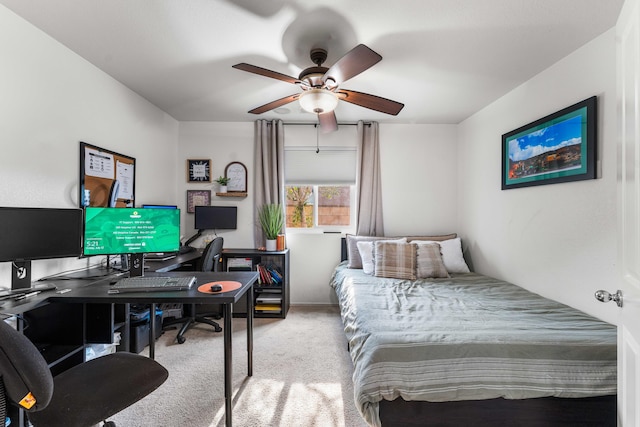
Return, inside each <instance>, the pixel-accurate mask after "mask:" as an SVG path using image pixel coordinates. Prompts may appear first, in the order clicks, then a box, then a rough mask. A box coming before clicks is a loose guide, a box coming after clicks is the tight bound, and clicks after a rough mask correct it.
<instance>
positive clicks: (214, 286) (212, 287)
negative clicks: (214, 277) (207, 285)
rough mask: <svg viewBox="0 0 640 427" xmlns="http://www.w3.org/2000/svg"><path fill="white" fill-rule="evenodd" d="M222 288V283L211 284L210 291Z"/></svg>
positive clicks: (217, 290) (218, 290)
mask: <svg viewBox="0 0 640 427" xmlns="http://www.w3.org/2000/svg"><path fill="white" fill-rule="evenodd" d="M221 290H222V285H211V292H220V291H221Z"/></svg>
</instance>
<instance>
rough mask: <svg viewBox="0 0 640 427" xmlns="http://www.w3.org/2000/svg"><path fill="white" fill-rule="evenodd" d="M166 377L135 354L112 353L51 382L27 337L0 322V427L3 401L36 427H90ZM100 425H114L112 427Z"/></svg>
mask: <svg viewBox="0 0 640 427" xmlns="http://www.w3.org/2000/svg"><path fill="white" fill-rule="evenodd" d="M168 376H169V373H168V372H167V370H166V369H165V368H164V367H163V366H162V365H160V364H159V363H158V362H156V361H155V360H152V359H149V358H147V357H144V356H140V355H137V354H133V353H113V354H108V355H106V356H102V357H98V358H96V359H93V360H90V361H88V362H86V363H82V364H80V365H76V366H74V367H72V368H70V369H68V370H66V371H64V372H62V373H61V374H59V375H57V376H55V377H53V376H52V374H51V371H50V370H49V367H48V366H47V362H46V361H45V359H44V357H43V356H42V355H41V354H40V352H39V351H38V349H37V348H36V346H35V345H34V344H33V343H32V342H31V341H30V340H29V338H27V337H26V336H24V335H23V334H22V333H20V332H18V331H17V330H16V329H14V328H13V327H11V326H10V325H8V324H7V323H6V322H4V321H2V320H0V420H2V425H3V426H4V422H5V418H6V405H5V401H6V402H11V403H13V404H14V405H16V406H19V407H22V408H23V409H24V410H25V411H26V415H27V418H28V419H29V421H30V422H31V423H32V425H34V426H35V427H38V426H67V427H71V426H74V427H89V426H93V425H96V424H98V423H100V422H102V421H104V420H106V419H107V418H108V417H110V416H112V415H114V414H116V413H118V412H120V411H121V410H123V409H125V408H127V407H128V406H131V405H132V404H134V403H135V402H137V401H138V400H140V399H142V398H143V397H145V396H146V395H148V394H149V393H151V392H152V391H153V390H155V389H156V388H158V387H159V386H160V385H161V384H162V383H163V382H164V381H165V380H166V379H167V377H168ZM21 402H23V403H22V404H21ZM14 421H16V420H12V424H11V425H13V424H14ZM16 425H17V423H16ZM104 425H105V426H115V424H114V423H113V422H105V424H104Z"/></svg>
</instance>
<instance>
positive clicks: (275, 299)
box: [221, 249, 290, 319]
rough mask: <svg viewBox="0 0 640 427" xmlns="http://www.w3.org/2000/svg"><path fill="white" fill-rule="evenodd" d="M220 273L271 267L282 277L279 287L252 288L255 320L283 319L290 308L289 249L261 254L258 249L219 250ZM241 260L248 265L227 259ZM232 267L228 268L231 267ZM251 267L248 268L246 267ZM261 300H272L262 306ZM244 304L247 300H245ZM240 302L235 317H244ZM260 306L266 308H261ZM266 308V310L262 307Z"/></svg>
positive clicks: (263, 285) (236, 305)
mask: <svg viewBox="0 0 640 427" xmlns="http://www.w3.org/2000/svg"><path fill="white" fill-rule="evenodd" d="M221 258H222V269H223V271H233V270H234V269H236V270H241V269H247V270H248V269H251V270H253V271H256V270H257V269H258V266H259V265H268V266H274V267H275V268H276V269H277V271H278V273H279V274H280V275H282V282H281V284H277V285H274V284H271V285H269V284H260V282H259V283H256V284H254V285H253V295H252V298H253V305H254V310H253V314H254V317H262V318H273V319H284V318H286V317H287V312H288V311H289V305H290V293H289V249H285V250H282V251H262V250H258V249H223V250H222V257H221ZM234 258H241V259H242V258H243V259H245V261H246V264H247V265H241V266H238V265H233V264H234V263H233V262H229V260H230V259H234ZM230 264H231V265H230ZM249 264H250V266H249ZM261 298H269V299H270V300H271V301H269V302H267V303H262V302H261V301H262V300H261ZM245 301H246V300H245ZM244 306H245V304H243V303H242V302H241V303H239V304H235V307H234V315H236V316H243V315H246V311H245V312H243V311H242V308H243V307H244ZM261 306H262V307H263V308H265V309H261ZM265 306H268V307H265ZM276 306H277V307H276Z"/></svg>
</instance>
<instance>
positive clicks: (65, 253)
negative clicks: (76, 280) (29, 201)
mask: <svg viewBox="0 0 640 427" xmlns="http://www.w3.org/2000/svg"><path fill="white" fill-rule="evenodd" d="M81 245H82V209H51V208H7V207H0V261H2V262H4V261H16V260H38V259H49V258H66V257H78V256H80V255H81V253H82V246H81Z"/></svg>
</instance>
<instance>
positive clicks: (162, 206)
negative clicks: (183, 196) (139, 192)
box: [142, 204, 178, 209]
mask: <svg viewBox="0 0 640 427" xmlns="http://www.w3.org/2000/svg"><path fill="white" fill-rule="evenodd" d="M142 207H143V208H146V209H178V206H177V205H146V204H145V205H142Z"/></svg>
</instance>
